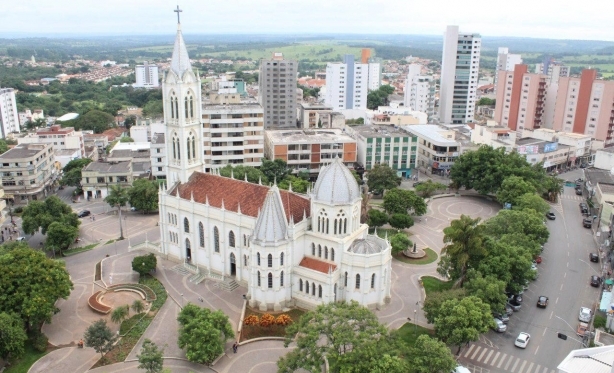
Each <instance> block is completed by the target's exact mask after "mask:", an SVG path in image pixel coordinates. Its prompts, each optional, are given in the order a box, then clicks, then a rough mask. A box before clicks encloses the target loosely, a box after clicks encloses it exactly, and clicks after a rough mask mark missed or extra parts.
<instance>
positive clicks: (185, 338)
mask: <svg viewBox="0 0 614 373" xmlns="http://www.w3.org/2000/svg"><path fill="white" fill-rule="evenodd" d="M177 321H179V325H180V328H179V340H178V345H179V348H185V349H186V357H187V358H188V360H189V361H191V362H195V363H199V364H211V363H212V362H213V360H215V359H216V358H217V357H218V356H220V355H221V354H222V353H224V344H225V343H226V341H227V340H230V339H232V338H234V332H233V330H232V325H230V322H229V321H228V316H226V315H225V314H224V313H223V312H222V311H220V310H217V311H211V310H210V309H208V308H200V307H198V306H196V305H193V304H191V303H188V304H187V305H186V306H185V307H184V308H183V309H182V310H181V312H180V313H179V316H178V317H177Z"/></svg>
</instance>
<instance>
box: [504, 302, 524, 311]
mask: <svg viewBox="0 0 614 373" xmlns="http://www.w3.org/2000/svg"><path fill="white" fill-rule="evenodd" d="M507 304H508V305H509V306H510V307H512V309H513V310H514V312H518V311H520V308H522V304H520V302H518V301H516V300H515V299H512V300H510V301H508V302H507Z"/></svg>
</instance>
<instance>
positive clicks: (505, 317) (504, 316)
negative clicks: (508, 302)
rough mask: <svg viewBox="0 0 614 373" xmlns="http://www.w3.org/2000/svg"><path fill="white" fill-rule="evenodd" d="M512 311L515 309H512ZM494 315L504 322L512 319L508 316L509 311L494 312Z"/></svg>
mask: <svg viewBox="0 0 614 373" xmlns="http://www.w3.org/2000/svg"><path fill="white" fill-rule="evenodd" d="M512 312H514V311H513V310H512ZM492 315H493V316H494V318H495V319H499V320H501V321H502V322H503V323H504V324H507V323H508V322H509V321H510V317H509V316H508V314H507V313H499V312H493V314H492Z"/></svg>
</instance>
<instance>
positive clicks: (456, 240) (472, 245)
mask: <svg viewBox="0 0 614 373" xmlns="http://www.w3.org/2000/svg"><path fill="white" fill-rule="evenodd" d="M480 220H481V219H480V218H475V219H471V217H469V216H467V215H461V217H460V219H457V220H452V222H451V223H450V226H449V227H447V228H444V230H443V233H444V236H443V242H444V243H446V244H447V245H446V246H444V248H443V249H442V250H441V252H442V254H446V255H447V256H448V257H449V258H450V262H451V263H453V264H452V266H453V267H455V270H456V272H457V275H458V278H459V279H460V282H461V284H462V282H463V279H464V277H465V274H466V273H467V267H468V264H469V262H470V261H471V260H472V259H475V258H477V257H480V256H483V255H485V254H486V250H485V248H484V242H483V240H484V235H483V227H484V226H483V225H481V224H480Z"/></svg>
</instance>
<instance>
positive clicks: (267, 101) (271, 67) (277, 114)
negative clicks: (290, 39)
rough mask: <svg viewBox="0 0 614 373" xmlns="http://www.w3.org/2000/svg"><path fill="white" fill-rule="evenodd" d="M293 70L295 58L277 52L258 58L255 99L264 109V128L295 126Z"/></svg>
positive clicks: (296, 66) (294, 77)
mask: <svg viewBox="0 0 614 373" xmlns="http://www.w3.org/2000/svg"><path fill="white" fill-rule="evenodd" d="M297 73H298V62H297V61H293V60H285V59H284V58H283V55H282V54H281V53H274V54H273V58H272V59H270V60H262V61H261V62H260V75H259V77H258V84H259V90H258V102H259V103H260V105H262V108H263V109H264V128H266V129H273V128H296V114H297V113H296V104H297V103H296V77H297ZM301 97H302V96H301Z"/></svg>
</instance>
